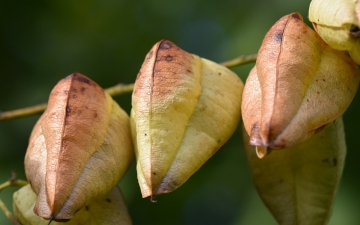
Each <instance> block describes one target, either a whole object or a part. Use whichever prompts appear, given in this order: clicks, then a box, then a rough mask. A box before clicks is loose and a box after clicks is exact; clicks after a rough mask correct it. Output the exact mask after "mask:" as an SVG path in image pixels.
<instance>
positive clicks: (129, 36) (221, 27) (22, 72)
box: [0, 0, 360, 225]
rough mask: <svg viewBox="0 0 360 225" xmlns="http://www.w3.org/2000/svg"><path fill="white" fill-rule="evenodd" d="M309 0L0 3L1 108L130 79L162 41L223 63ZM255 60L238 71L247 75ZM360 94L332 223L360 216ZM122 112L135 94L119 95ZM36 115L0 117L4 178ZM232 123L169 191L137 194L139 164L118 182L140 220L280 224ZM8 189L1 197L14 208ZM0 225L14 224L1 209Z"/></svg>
mask: <svg viewBox="0 0 360 225" xmlns="http://www.w3.org/2000/svg"><path fill="white" fill-rule="evenodd" d="M309 3H310V0H306V1H304V0H290V1H285V0H267V1H258V0H253V1H250V0H222V1H211V0H191V1H180V0H172V1H165V0H159V1H145V0H144V1H137V0H132V1H130V0H102V1H94V0H77V1H56V0H55V1H42V0H40V1H25V0H20V1H0V110H2V111H7V110H12V109H16V108H21V107H25V106H31V105H34V104H38V103H43V102H46V101H47V98H48V95H49V93H50V91H51V89H52V88H53V86H54V85H55V84H56V83H57V82H58V81H59V80H60V79H62V78H64V77H65V76H67V75H69V74H71V73H73V72H75V71H78V72H80V73H83V74H85V75H87V76H88V77H90V78H91V79H93V80H94V81H95V82H97V83H98V84H99V85H101V86H102V87H104V88H107V87H110V86H112V85H115V84H117V83H133V82H134V80H135V77H136V74H137V72H138V71H139V68H140V66H141V64H142V61H143V59H144V57H145V55H146V53H147V52H148V51H149V50H150V48H151V47H152V46H153V45H154V44H155V43H156V42H158V41H159V40H161V39H169V40H171V41H173V42H174V43H175V44H177V45H178V46H179V47H181V48H183V49H184V50H186V51H188V52H191V53H194V54H197V55H200V56H201V57H204V58H207V59H210V60H213V61H216V62H222V61H225V60H229V59H232V58H234V57H236V56H238V55H243V54H252V53H256V52H257V50H258V48H259V46H260V44H261V41H262V39H263V37H264V35H265V33H266V32H267V31H268V30H269V28H270V27H271V26H272V25H273V24H274V23H275V22H276V21H277V20H278V19H279V18H280V17H282V16H284V15H286V14H289V13H291V12H294V11H297V12H300V13H301V14H302V15H303V16H304V20H305V21H306V22H308V21H307V11H308V6H309ZM251 67H252V65H246V66H242V67H239V68H236V69H234V71H235V72H237V74H238V75H239V76H240V77H241V78H243V79H245V78H246V77H247V74H248V72H249V70H250V69H251ZM359 98H360V96H359V95H358V96H356V98H355V100H354V103H353V104H352V105H351V106H350V108H349V110H348V111H347V112H346V113H345V116H344V121H345V126H346V135H347V136H346V138H347V143H348V155H347V161H346V167H345V170H344V175H343V179H342V182H341V185H340V189H339V192H338V196H337V199H336V202H335V206H334V210H333V216H332V218H331V221H330V224H332V225H338V224H344V225H347V224H349V225H353V224H359V221H360V214H359V213H358V211H359V209H360V191H359V190H360V181H359V179H358V177H359V175H358V174H359V172H358V171H359V170H360V165H359V163H358V159H360V151H359V150H360V145H359V129H358V127H359V125H360V121H359V119H357V117H358V115H360V107H359V106H360V104H359V103H357V102H359V101H360V99H359ZM115 99H116V100H117V101H118V102H119V103H120V105H121V106H122V107H123V108H124V109H125V110H126V111H127V112H129V111H130V107H131V95H130V94H128V95H124V96H119V97H116V98H115ZM38 118H39V116H32V117H27V118H22V119H17V120H14V121H8V122H1V123H0V183H2V182H4V181H6V180H7V179H8V178H9V177H10V175H11V171H12V170H15V171H17V173H18V178H21V179H25V175H24V166H23V159H24V154H25V151H26V148H27V144H28V138H29V135H30V132H31V130H32V127H33V125H34V123H35V122H36V120H37V119H38ZM241 145H242V142H241V134H240V130H239V129H238V130H237V131H236V132H235V134H234V135H233V137H232V138H231V139H230V141H229V142H228V143H227V144H226V145H225V146H224V147H223V148H222V149H220V151H219V152H218V153H217V154H215V156H214V157H213V158H211V159H210V160H209V161H208V162H207V163H206V164H205V165H204V166H203V167H202V168H201V169H200V170H199V171H198V172H197V173H195V174H194V175H193V176H192V177H191V178H190V179H189V180H188V181H187V183H185V184H184V185H183V186H182V187H180V188H179V189H178V190H176V191H175V192H173V193H171V194H168V195H163V196H159V197H158V198H157V200H158V202H157V203H151V202H150V201H149V199H142V198H141V194H140V189H139V187H138V184H137V179H136V171H135V165H134V164H133V166H132V167H131V169H130V170H129V172H128V173H127V174H126V176H125V177H124V179H123V180H122V181H121V182H120V184H119V185H120V187H121V189H122V191H123V193H124V195H125V199H126V201H127V204H128V207H129V211H130V214H131V217H132V219H133V222H134V224H135V225H137V224H141V225H142V224H145V225H146V224H149V225H151V224H157V225H159V224H160V225H162V224H164V225H165V224H166V225H171V224H174V225H175V224H187V225H192V224H196V225H201V224H207V225H211V224H224V225H227V224H231V225H258V224H269V225H272V224H276V222H275V220H274V219H273V218H272V216H271V214H270V213H269V212H268V211H267V209H266V208H265V206H264V205H263V204H262V202H261V200H260V198H259V197H258V196H257V193H256V191H255V188H254V187H253V184H252V182H251V179H250V175H249V172H248V169H247V166H246V162H245V157H244V153H243V149H242V147H241ZM16 190H17V188H8V189H6V190H4V191H3V192H1V193H0V198H1V199H3V200H4V201H5V203H6V204H7V205H8V207H11V204H12V203H11V202H12V201H11V197H12V193H13V192H14V191H16ZM0 224H1V225H8V224H11V223H10V222H9V220H8V219H7V218H5V216H4V214H3V212H1V211H0Z"/></svg>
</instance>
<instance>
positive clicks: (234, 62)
mask: <svg viewBox="0 0 360 225" xmlns="http://www.w3.org/2000/svg"><path fill="white" fill-rule="evenodd" d="M256 58H257V54H253V55H241V56H239V57H236V58H235V59H231V60H229V61H226V62H223V63H221V65H223V66H226V67H227V68H232V67H236V66H241V65H245V64H248V63H253V62H256Z"/></svg>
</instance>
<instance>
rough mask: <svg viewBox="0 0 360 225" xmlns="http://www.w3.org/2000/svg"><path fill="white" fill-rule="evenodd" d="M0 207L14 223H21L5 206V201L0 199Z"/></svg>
mask: <svg viewBox="0 0 360 225" xmlns="http://www.w3.org/2000/svg"><path fill="white" fill-rule="evenodd" d="M0 209H1V210H2V211H4V213H5V215H6V217H7V218H9V220H10V221H11V222H12V223H13V224H15V225H21V224H20V223H19V221H17V219H16V218H15V217H14V215H13V214H12V213H11V212H10V210H9V209H8V208H7V207H6V205H5V203H4V202H3V201H2V200H1V199H0Z"/></svg>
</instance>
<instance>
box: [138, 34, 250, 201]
mask: <svg viewBox="0 0 360 225" xmlns="http://www.w3.org/2000/svg"><path fill="white" fill-rule="evenodd" d="M242 90H243V83H242V81H241V80H240V78H239V77H238V76H237V75H236V74H235V73H233V72H231V71H230V70H229V69H227V68H226V67H224V66H221V65H219V64H216V63H214V62H211V61H209V60H206V59H203V58H200V57H199V56H196V55H192V54H190V53H187V52H185V51H184V50H182V49H180V48H179V47H177V46H176V45H175V44H174V43H172V42H170V41H167V40H162V41H160V42H158V43H157V44H155V46H154V47H153V48H152V49H151V50H150V52H149V53H148V54H147V56H146V58H145V61H144V63H143V65H142V67H141V69H140V72H139V74H138V77H137V79H136V82H135V87H134V92H133V96H132V107H133V109H132V113H131V128H132V133H133V140H134V145H135V154H136V157H137V176H138V180H139V184H140V188H141V192H142V195H143V197H147V196H151V197H153V196H155V195H159V194H163V193H169V192H172V191H173V190H175V189H176V188H178V187H179V186H181V185H182V184H183V183H184V182H185V181H186V180H187V179H188V178H189V177H190V176H191V175H192V174H193V173H195V172H196V171H197V170H198V169H199V168H200V167H201V166H202V165H203V164H204V163H205V162H206V161H207V160H208V159H209V158H210V157H211V156H212V155H213V154H214V153H215V152H216V151H217V150H218V149H219V148H220V147H221V146H222V145H223V144H224V143H225V142H226V141H227V140H228V139H229V138H230V136H231V135H232V133H233V132H234V131H235V129H236V127H237V125H238V122H239V119H240V105H241V95H242Z"/></svg>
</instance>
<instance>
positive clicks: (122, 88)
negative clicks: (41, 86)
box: [0, 84, 134, 122]
mask: <svg viewBox="0 0 360 225" xmlns="http://www.w3.org/2000/svg"><path fill="white" fill-rule="evenodd" d="M133 88H134V84H117V85H115V86H113V87H110V88H107V89H105V91H106V92H107V93H108V94H109V95H111V96H117V95H123V94H126V93H131V92H132V90H133ZM46 107H47V104H46V103H42V104H39V105H34V106H30V107H26V108H21V109H15V110H11V111H7V112H0V122H1V121H7V120H13V119H18V118H22V117H27V116H32V115H36V114H41V113H43V112H44V111H45V109H46Z"/></svg>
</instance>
